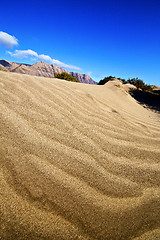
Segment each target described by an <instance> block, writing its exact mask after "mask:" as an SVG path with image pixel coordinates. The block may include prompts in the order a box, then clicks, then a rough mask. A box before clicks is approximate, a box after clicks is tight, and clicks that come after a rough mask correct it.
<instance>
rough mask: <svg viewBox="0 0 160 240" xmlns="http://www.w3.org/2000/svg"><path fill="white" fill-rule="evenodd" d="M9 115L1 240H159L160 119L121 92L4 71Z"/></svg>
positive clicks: (116, 86)
mask: <svg viewBox="0 0 160 240" xmlns="http://www.w3.org/2000/svg"><path fill="white" fill-rule="evenodd" d="M0 111H1V113H0V114H1V117H0V128H1V138H0V146H1V151H0V239H6V240H8V239H23V240H24V239H52V240H53V239H55V240H57V239H68V240H71V239H82V240H95V239H99V240H110V239H114V240H119V239H125V240H126V239H135V240H141V239H160V214H159V213H160V181H159V179H160V178H159V176H160V162H159V161H160V148H159V146H160V119H159V115H158V114H156V113H154V112H151V111H149V110H147V109H145V108H143V107H142V106H140V105H139V104H138V103H137V102H136V101H135V100H134V99H133V98H132V97H131V96H130V95H129V94H128V93H127V91H126V89H125V88H124V87H123V85H122V84H120V83H119V82H116V81H113V82H109V83H107V84H106V85H104V86H97V85H85V84H77V83H73V82H67V81H63V80H58V79H49V78H43V77H36V76H29V75H20V74H17V73H9V72H0ZM147 237H148V238H147Z"/></svg>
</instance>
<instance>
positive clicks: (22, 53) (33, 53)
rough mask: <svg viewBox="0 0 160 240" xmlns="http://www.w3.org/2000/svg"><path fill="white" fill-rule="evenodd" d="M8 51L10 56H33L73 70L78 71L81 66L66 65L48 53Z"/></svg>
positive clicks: (29, 50)
mask: <svg viewBox="0 0 160 240" xmlns="http://www.w3.org/2000/svg"><path fill="white" fill-rule="evenodd" d="M8 53H9V54H10V55H11V56H12V57H16V58H21V59H23V58H34V59H35V60H43V61H45V62H49V63H51V64H56V65H58V66H60V67H64V68H68V69H73V70H78V71H80V70H81V68H79V67H76V66H73V65H68V64H65V63H63V62H61V61H59V60H56V59H53V58H51V57H50V56H48V55H44V54H40V55H39V54H38V53H37V52H35V51H33V50H31V49H28V50H15V51H14V52H9V51H8Z"/></svg>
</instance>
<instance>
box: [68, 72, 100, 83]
mask: <svg viewBox="0 0 160 240" xmlns="http://www.w3.org/2000/svg"><path fill="white" fill-rule="evenodd" d="M70 74H71V75H72V76H74V77H76V78H77V79H78V80H79V81H80V82H82V83H88V84H96V82H95V81H93V79H92V78H91V77H90V76H88V75H87V74H81V73H75V72H70Z"/></svg>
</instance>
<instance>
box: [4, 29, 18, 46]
mask: <svg viewBox="0 0 160 240" xmlns="http://www.w3.org/2000/svg"><path fill="white" fill-rule="evenodd" d="M0 44H3V45H4V46H5V47H7V48H12V47H13V46H16V45H18V40H17V38H15V37H14V36H11V35H9V34H8V33H5V32H2V31H0Z"/></svg>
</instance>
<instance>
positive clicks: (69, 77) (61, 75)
mask: <svg viewBox="0 0 160 240" xmlns="http://www.w3.org/2000/svg"><path fill="white" fill-rule="evenodd" d="M54 77H55V78H59V79H64V80H67V81H72V82H80V81H78V80H77V78H76V77H74V76H72V75H71V74H69V73H66V72H63V73H54Z"/></svg>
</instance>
